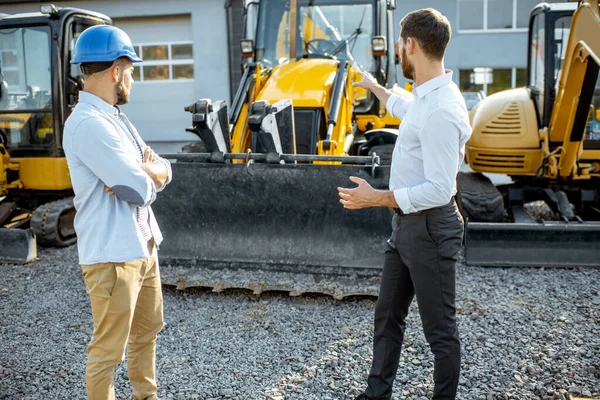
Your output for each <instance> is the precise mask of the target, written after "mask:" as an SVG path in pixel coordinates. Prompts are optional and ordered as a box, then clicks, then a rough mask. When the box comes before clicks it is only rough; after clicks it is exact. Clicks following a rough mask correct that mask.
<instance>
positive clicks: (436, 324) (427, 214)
mask: <svg viewBox="0 0 600 400" xmlns="http://www.w3.org/2000/svg"><path fill="white" fill-rule="evenodd" d="M463 227H464V224H463V219H462V217H461V215H460V213H459V211H458V208H457V206H456V203H455V202H454V201H452V202H450V203H449V204H447V205H445V206H442V207H438V208H433V209H430V210H426V211H423V212H422V213H421V214H419V215H405V216H401V217H398V216H394V219H393V232H392V236H391V238H390V239H389V240H388V243H387V245H388V248H387V250H386V253H385V261H384V265H383V274H382V279H381V287H380V290H379V298H378V299H377V305H376V307H375V334H374V337H373V364H372V366H371V373H370V374H369V379H368V387H367V390H366V391H365V394H366V395H367V396H368V397H369V398H370V399H373V400H375V399H377V400H379V399H389V398H390V397H391V395H392V386H393V383H394V379H395V377H396V371H397V369H398V363H399V360H400V350H401V348H402V341H403V339H404V329H405V327H406V324H405V320H406V315H407V314H408V309H409V306H410V304H411V302H412V300H413V297H414V296H415V295H416V296H417V304H418V305H419V313H420V314H421V321H422V322H423V330H424V331H425V338H426V339H427V342H428V343H429V346H430V348H431V351H432V352H433V354H434V358H435V366H434V374H433V375H434V381H435V388H434V392H433V399H435V400H441V399H454V398H455V397H456V390H457V386H458V378H459V375H460V341H459V338H458V329H457V327H456V308H455V305H454V299H455V272H456V262H457V256H458V252H459V250H460V247H461V243H462V236H463Z"/></svg>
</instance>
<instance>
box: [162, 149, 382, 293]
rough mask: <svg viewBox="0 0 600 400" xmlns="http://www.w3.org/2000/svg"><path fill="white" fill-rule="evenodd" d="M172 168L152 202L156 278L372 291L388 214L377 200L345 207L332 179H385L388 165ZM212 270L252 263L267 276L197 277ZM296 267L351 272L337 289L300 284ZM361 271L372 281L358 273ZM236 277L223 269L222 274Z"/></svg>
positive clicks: (259, 287)
mask: <svg viewBox="0 0 600 400" xmlns="http://www.w3.org/2000/svg"><path fill="white" fill-rule="evenodd" d="M172 169H173V180H172V182H171V184H170V185H169V186H168V187H167V188H165V190H164V191H163V192H161V193H160V194H159V196H158V198H157V200H156V202H155V203H154V204H153V210H154V212H155V214H156V217H157V219H158V222H159V224H160V226H161V230H162V231H163V234H164V241H163V243H162V244H161V246H160V258H161V269H162V272H161V274H162V278H163V283H166V284H174V285H176V284H178V285H179V287H180V288H182V287H189V286H208V287H213V288H214V290H221V289H223V288H227V287H244V288H246V289H252V290H254V291H255V293H260V292H261V291H263V290H284V291H289V292H290V294H300V293H301V292H315V291H316V292H328V293H329V294H332V295H334V296H338V297H340V296H341V297H343V296H344V295H348V294H373V295H374V294H376V293H372V292H373V290H375V291H376V290H377V286H378V283H379V269H380V268H381V267H382V263H383V255H384V249H385V247H384V246H385V241H386V240H387V238H388V237H389V235H390V233H391V213H390V211H389V210H387V209H382V208H372V209H366V210H346V209H344V208H343V206H342V205H341V204H340V202H339V197H338V194H337V188H338V187H340V186H342V187H354V186H356V185H355V184H354V183H352V182H350V181H349V179H348V178H349V177H350V176H358V177H361V178H364V179H366V180H367V181H369V182H370V183H371V185H372V186H373V187H375V188H386V187H387V183H388V179H389V168H385V167H375V168H372V167H370V166H369V167H367V166H359V165H335V166H330V165H313V164H261V163H253V164H249V165H248V164H232V163H223V164H220V163H201V162H180V161H178V162H175V163H173V164H172ZM168 265H170V266H171V267H173V268H174V269H173V271H171V273H167V272H165V269H163V267H162V266H168ZM211 269H212V270H215V269H229V270H232V269H233V270H235V269H245V270H250V271H259V272H261V273H265V274H266V275H265V276H266V277H267V278H272V279H270V282H268V283H265V282H264V281H263V279H262V278H260V279H259V280H258V281H256V280H255V281H253V282H250V281H248V282H242V283H239V282H238V283H231V279H225V278H222V276H220V277H218V278H202V277H199V276H198V274H199V273H200V275H201V272H202V271H209V270H211ZM276 272H279V273H286V274H288V275H286V276H287V278H285V280H287V283H282V282H276V280H277V278H273V276H274V275H273V274H274V273H276ZM294 273H300V274H302V273H305V274H315V275H320V274H325V275H331V274H342V275H343V274H347V275H352V276H353V279H354V280H355V281H354V283H353V284H350V286H352V287H351V288H350V289H348V285H346V289H345V290H344V291H343V292H344V293H341V294H340V293H339V291H338V292H336V291H335V290H333V289H326V288H323V287H321V288H318V287H317V288H315V287H313V288H309V287H305V288H298V287H297V286H296V283H297V282H296V280H295V278H293V274H294ZM290 274H292V275H290ZM366 275H371V276H372V277H371V278H370V279H374V280H373V281H372V282H371V283H367V282H366V281H361V279H362V278H361V277H362V276H366ZM236 276H237V273H230V276H229V278H232V277H233V278H235V277H236ZM373 276H374V278H373ZM211 279H212V281H211V282H207V280H211ZM316 279H317V280H318V279H320V278H316ZM344 279H345V278H344ZM315 284H318V282H316V283H315ZM367 285H370V286H371V289H369V290H370V292H369V293H366V292H365V286H367ZM317 286H318V285H317ZM334 292H335V293H334Z"/></svg>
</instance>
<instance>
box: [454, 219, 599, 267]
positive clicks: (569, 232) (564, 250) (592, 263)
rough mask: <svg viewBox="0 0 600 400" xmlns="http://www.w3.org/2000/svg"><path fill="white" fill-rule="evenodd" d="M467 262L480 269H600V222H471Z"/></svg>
mask: <svg viewBox="0 0 600 400" xmlns="http://www.w3.org/2000/svg"><path fill="white" fill-rule="evenodd" d="M465 240H466V243H465V248H466V262H467V264H468V265H480V266H520V267H544V266H549V267H600V223H598V222H582V223H578V222H569V223H566V222H545V223H468V224H467V229H466V239H465Z"/></svg>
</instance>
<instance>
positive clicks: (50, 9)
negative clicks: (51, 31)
mask: <svg viewBox="0 0 600 400" xmlns="http://www.w3.org/2000/svg"><path fill="white" fill-rule="evenodd" d="M40 12H41V13H42V14H48V15H56V14H58V8H56V6H55V5H54V4H44V5H43V6H41V7H40Z"/></svg>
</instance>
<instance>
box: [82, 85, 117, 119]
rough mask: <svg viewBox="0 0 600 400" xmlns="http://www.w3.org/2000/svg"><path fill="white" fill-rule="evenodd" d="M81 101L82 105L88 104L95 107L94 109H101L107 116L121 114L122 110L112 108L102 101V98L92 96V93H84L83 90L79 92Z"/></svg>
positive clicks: (115, 107)
mask: <svg viewBox="0 0 600 400" xmlns="http://www.w3.org/2000/svg"><path fill="white" fill-rule="evenodd" d="M79 101H80V102H82V103H88V104H91V105H93V106H94V107H97V108H99V109H100V110H102V111H104V112H105V113H107V114H110V115H114V116H117V115H119V113H120V110H119V108H118V107H117V106H111V105H110V104H108V103H107V102H106V101H104V100H102V99H101V98H100V97H98V96H96V95H95V94H92V93H90V92H84V91H83V90H80V91H79Z"/></svg>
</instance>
